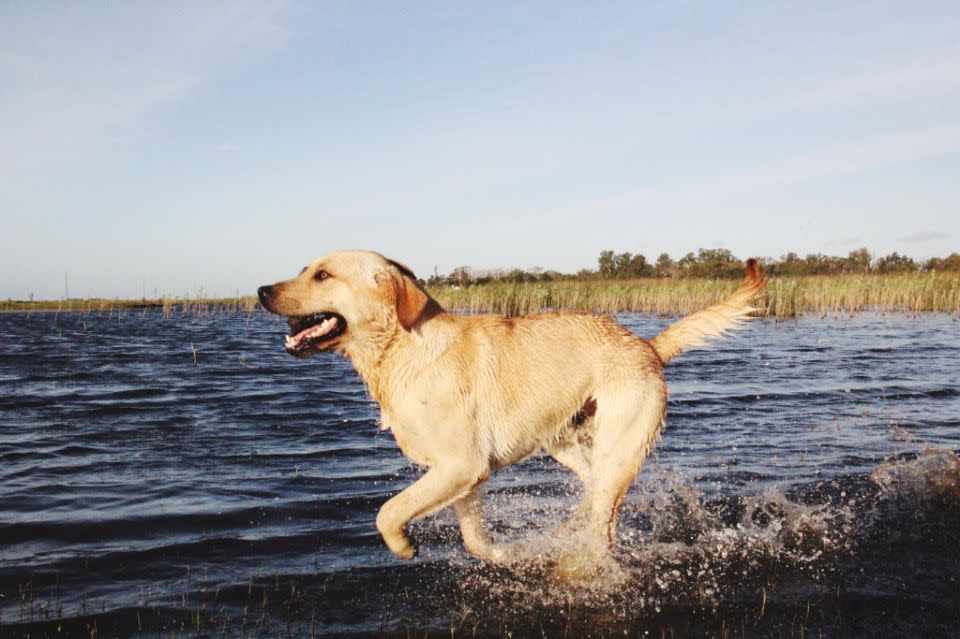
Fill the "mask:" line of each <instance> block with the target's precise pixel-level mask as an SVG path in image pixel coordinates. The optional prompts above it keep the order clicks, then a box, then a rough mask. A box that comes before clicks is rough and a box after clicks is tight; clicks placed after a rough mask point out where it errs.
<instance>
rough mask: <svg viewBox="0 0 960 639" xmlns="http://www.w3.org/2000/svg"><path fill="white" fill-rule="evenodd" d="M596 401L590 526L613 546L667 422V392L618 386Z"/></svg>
mask: <svg viewBox="0 0 960 639" xmlns="http://www.w3.org/2000/svg"><path fill="white" fill-rule="evenodd" d="M638 391H639V392H638ZM597 402H598V404H599V408H598V412H597V427H596V431H595V436H594V445H593V464H592V465H593V468H594V473H593V476H592V478H591V485H590V488H589V490H588V499H589V501H590V513H589V518H590V528H591V530H592V531H593V532H594V534H595V536H596V537H597V538H598V540H603V541H605V542H607V543H609V544H612V543H613V542H614V541H615V537H616V525H617V514H618V513H619V511H620V507H621V506H622V505H623V499H624V497H625V496H626V494H627V490H628V489H629V488H630V484H631V483H632V482H633V480H634V478H635V477H636V476H637V473H638V472H640V466H641V465H643V462H644V460H645V459H646V457H647V454H648V453H649V452H650V448H651V447H652V446H653V443H654V440H655V439H656V436H657V434H658V433H659V431H660V426H661V424H662V423H663V414H664V409H665V407H666V388H665V386H664V385H663V383H662V381H660V382H659V383H651V382H644V383H643V384H642V385H641V386H640V387H639V388H638V387H636V386H633V387H629V386H627V385H625V384H624V385H618V386H617V388H616V389H615V391H614V392H612V393H609V394H607V395H606V397H598V398H597Z"/></svg>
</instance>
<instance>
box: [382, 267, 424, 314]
mask: <svg viewBox="0 0 960 639" xmlns="http://www.w3.org/2000/svg"><path fill="white" fill-rule="evenodd" d="M387 263H388V264H390V266H392V267H393V268H394V269H396V273H394V274H393V282H394V286H395V289H396V301H397V320H398V321H399V322H400V326H402V327H403V329H404V330H407V331H409V330H410V327H412V326H413V325H414V324H416V323H417V320H418V319H420V316H421V315H422V314H423V311H424V309H425V308H426V307H427V304H428V303H429V302H430V296H429V295H427V293H426V291H424V290H423V289H422V288H420V285H419V284H417V276H416V275H414V274H413V271H411V270H410V269H409V268H408V267H406V266H404V265H403V264H401V263H400V262H394V261H393V260H387Z"/></svg>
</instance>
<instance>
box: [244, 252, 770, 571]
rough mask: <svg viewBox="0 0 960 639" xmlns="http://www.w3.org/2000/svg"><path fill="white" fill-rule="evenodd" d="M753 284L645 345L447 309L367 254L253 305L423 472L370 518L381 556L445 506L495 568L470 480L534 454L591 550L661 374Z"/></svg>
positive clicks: (653, 425)
mask: <svg viewBox="0 0 960 639" xmlns="http://www.w3.org/2000/svg"><path fill="white" fill-rule="evenodd" d="M762 288H763V277H762V276H761V273H760V269H759V266H758V264H757V262H756V261H755V260H749V261H748V262H747V268H746V277H745V279H744V282H743V284H742V286H741V287H740V288H739V289H738V290H737V291H736V292H735V293H733V295H731V296H730V297H728V298H727V299H725V300H723V301H722V302H720V303H718V304H715V305H713V306H711V307H709V308H707V309H705V310H702V311H699V312H697V313H693V314H692V315H689V316H687V317H685V318H683V319H681V320H680V321H678V322H676V323H675V324H673V325H671V326H669V327H668V328H667V329H665V330H664V331H663V332H662V333H660V334H659V335H657V336H656V337H654V338H653V339H651V340H645V339H643V338H640V337H638V336H636V335H634V334H633V333H631V332H630V331H628V330H627V329H626V328H624V327H622V326H620V325H619V324H617V323H616V322H615V321H614V320H613V319H612V318H610V317H605V316H597V315H590V314H586V313H574V312H559V313H544V314H541V315H531V316H526V317H500V316H496V315H477V316H457V315H453V314H450V313H447V312H446V311H445V310H444V309H443V308H441V306H440V305H439V304H438V303H437V302H436V301H435V300H434V299H433V298H431V297H430V295H429V294H428V293H427V292H426V291H425V290H424V289H423V287H421V286H420V285H419V284H418V282H417V279H416V277H415V276H414V274H413V273H412V272H411V271H410V269H408V268H407V267H405V266H403V265H402V264H400V263H398V262H395V261H393V260H389V259H387V258H385V257H384V256H382V255H380V254H379V253H374V252H366V251H340V252H336V253H331V254H329V255H325V256H323V257H321V258H319V259H317V260H314V261H313V262H312V263H310V264H309V265H308V266H305V267H304V268H303V270H302V271H300V274H299V275H297V276H296V277H294V278H293V279H290V280H286V281H283V282H278V283H276V284H273V285H270V286H263V287H261V288H260V289H259V290H258V295H259V298H260V301H261V303H262V304H263V306H264V308H266V309H267V310H268V311H270V312H272V313H276V314H279V315H284V316H286V317H287V318H288V324H289V326H290V335H288V336H287V337H286V344H285V346H286V350H287V352H288V353H290V354H291V355H294V356H296V357H308V356H310V355H313V354H315V353H317V352H320V351H325V350H331V351H335V352H338V353H341V354H343V355H345V356H346V357H347V358H348V359H349V360H350V361H351V362H352V363H353V366H354V367H355V368H356V370H357V372H358V373H359V374H360V376H361V377H362V378H363V380H364V381H365V382H366V384H367V388H368V389H369V391H370V394H371V396H372V397H373V398H374V399H375V400H376V401H377V402H378V403H379V404H380V409H381V420H382V425H383V427H384V428H385V429H389V430H391V431H392V432H393V435H394V437H395V438H396V441H397V444H398V445H399V446H400V449H401V450H402V451H403V453H404V454H405V455H406V456H407V457H409V458H410V459H411V460H412V461H413V462H415V463H417V464H420V465H422V466H425V467H427V468H428V469H429V470H428V471H427V472H426V473H425V474H424V475H423V476H422V477H421V478H420V479H419V480H418V481H417V482H415V483H414V484H413V485H411V486H410V487H408V488H407V489H406V490H404V491H402V492H401V493H400V494H398V495H396V496H395V497H393V498H392V499H390V500H389V501H387V502H386V503H385V504H384V505H383V508H381V510H380V513H379V514H378V515H377V528H378V529H379V531H380V533H381V534H382V535H383V539H384V541H385V542H386V544H387V546H388V547H389V548H390V550H391V551H393V552H394V553H395V554H396V555H397V556H399V557H402V558H404V559H411V558H413V556H414V555H415V549H414V547H413V545H412V544H411V542H410V539H409V537H408V536H407V534H406V531H405V528H406V525H407V523H409V522H410V521H412V520H414V519H417V518H419V517H423V516H425V515H429V514H431V513H434V512H436V511H438V510H440V509H442V508H444V507H445V506H448V505H452V506H453V508H454V511H455V513H456V515H457V519H458V520H459V523H460V529H461V531H462V533H463V541H464V545H465V546H466V548H467V550H468V551H469V552H471V553H473V554H474V555H476V556H478V557H481V558H483V559H487V560H490V561H498V560H501V559H503V558H504V557H503V554H504V553H503V551H502V549H501V548H500V547H498V546H496V545H494V544H493V543H491V540H490V538H489V536H488V535H487V532H486V530H485V528H484V526H483V522H482V517H481V489H480V486H481V484H482V483H483V481H484V480H486V479H487V477H489V476H490V473H491V472H493V471H494V470H496V469H498V468H502V467H504V466H507V465H509V464H513V463H516V462H518V461H520V460H522V459H524V458H526V457H528V456H530V455H532V454H534V453H536V452H538V451H541V450H544V451H546V452H548V453H549V454H550V455H552V456H553V457H554V458H555V459H556V460H557V461H559V462H560V463H561V464H564V465H565V466H567V467H569V468H570V469H571V470H573V471H574V472H575V473H576V474H577V475H578V476H579V478H580V479H581V480H582V481H583V483H584V486H585V491H584V502H583V505H582V506H581V511H580V512H581V513H582V515H583V517H584V520H585V522H586V526H587V529H588V530H589V532H590V534H591V535H593V536H594V537H595V538H596V540H597V541H598V545H599V542H602V544H603V545H604V546H605V545H606V544H607V543H610V542H612V541H613V540H614V535H615V531H616V519H617V513H618V511H619V509H620V506H621V504H622V502H623V498H624V495H625V494H626V492H627V489H628V488H629V487H630V484H631V482H632V481H633V479H634V477H636V475H637V473H638V472H639V470H640V466H641V465H642V464H643V461H644V459H645V458H646V456H647V454H648V453H649V451H650V448H651V447H652V446H653V443H654V440H655V439H656V437H657V435H658V433H659V432H660V428H661V426H662V424H663V419H664V414H665V410H666V405H667V387H666V383H665V382H664V378H663V365H664V364H666V363H667V362H668V361H670V359H671V358H673V357H674V356H676V355H677V354H679V353H680V352H681V351H683V350H685V349H687V348H690V347H692V346H697V345H700V344H703V343H704V342H705V341H707V340H709V339H711V338H716V337H720V336H721V335H722V334H723V333H725V332H726V331H727V330H729V329H732V328H735V327H736V326H737V325H738V324H740V323H741V322H742V321H743V320H744V319H745V318H746V317H747V316H748V315H749V314H750V313H751V312H752V311H753V310H754V309H753V308H752V307H751V306H750V303H751V302H752V301H753V300H754V299H756V297H757V296H758V295H759V294H760V292H761V291H762Z"/></svg>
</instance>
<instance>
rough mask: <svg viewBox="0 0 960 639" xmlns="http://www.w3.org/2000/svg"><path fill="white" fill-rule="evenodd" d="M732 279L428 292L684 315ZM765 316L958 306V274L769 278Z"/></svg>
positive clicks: (451, 300)
mask: <svg viewBox="0 0 960 639" xmlns="http://www.w3.org/2000/svg"><path fill="white" fill-rule="evenodd" d="M738 285H739V282H738V281H736V280H726V279H698V278H686V279H637V280H586V281H559V282H532V283H519V284H511V283H491V284H484V285H482V286H471V287H466V288H458V287H455V286H441V287H437V288H435V289H432V290H431V293H433V295H434V296H435V297H436V298H437V300H438V301H439V302H440V303H441V304H442V305H443V306H445V307H447V308H450V309H455V310H460V311H466V312H492V313H500V314H504V315H523V314H526V313H535V312H538V311H541V310H547V309H568V310H582V311H592V312H600V313H618V312H622V311H632V312H637V313H646V314H653V315H685V314H687V313H692V312H693V311H696V310H699V309H701V308H704V307H706V306H709V305H711V304H713V303H715V302H717V301H719V300H721V299H723V298H724V297H726V296H727V295H729V294H730V293H732V292H733V291H734V290H735V289H736V288H737V286H738ZM756 306H757V307H758V309H759V311H758V312H759V314H762V315H768V316H772V317H781V318H783V317H797V316H800V315H808V314H816V315H820V316H829V315H838V314H849V313H857V312H861V311H865V310H876V311H892V312H908V313H919V312H923V311H940V312H947V313H960V274H954V273H948V274H945V273H937V272H929V273H909V274H890V275H881V274H864V275H834V276H806V277H783V278H770V279H769V280H768V283H767V289H766V293H765V295H764V296H763V297H762V298H761V299H760V300H759V301H758V302H757V304H756Z"/></svg>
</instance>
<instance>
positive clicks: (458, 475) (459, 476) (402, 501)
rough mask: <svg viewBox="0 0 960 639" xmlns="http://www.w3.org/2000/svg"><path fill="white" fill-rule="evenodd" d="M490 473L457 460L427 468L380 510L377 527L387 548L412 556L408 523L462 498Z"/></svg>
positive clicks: (398, 553) (405, 555)
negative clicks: (465, 465) (466, 465)
mask: <svg viewBox="0 0 960 639" xmlns="http://www.w3.org/2000/svg"><path fill="white" fill-rule="evenodd" d="M488 472H489V471H488V470H487V469H479V468H470V467H463V466H461V465H460V464H458V463H448V464H445V465H443V466H440V465H437V466H434V467H433V468H431V469H430V470H428V471H427V473H426V474H425V475H424V476H423V477H421V478H420V479H418V480H417V481H416V482H414V484H413V485H412V486H410V487H408V488H407V489H406V490H404V491H403V492H401V493H400V494H399V495H396V496H395V497H393V498H392V499H390V500H388V501H387V503H385V504H384V505H383V507H382V508H381V509H380V512H379V513H377V530H379V531H380V534H381V535H383V540H384V542H386V544H387V547H389V548H390V550H391V552H393V554H395V555H397V556H398V557H400V558H401V559H413V557H414V555H416V549H415V548H414V547H413V544H411V543H410V538H409V537H407V533H406V531H405V530H404V528H405V527H406V525H407V523H409V522H410V521H413V520H414V519H419V518H420V517H423V516H425V515H429V514H430V513H434V512H436V511H438V510H440V509H441V508H443V507H444V506H447V505H448V504H450V503H451V502H452V501H454V500H455V499H459V498H460V497H462V496H463V495H465V494H466V493H467V492H468V491H470V489H471V488H473V487H474V486H475V485H476V484H477V482H479V481H480V479H481V478H484V477H485V476H486V475H487V474H488Z"/></svg>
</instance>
